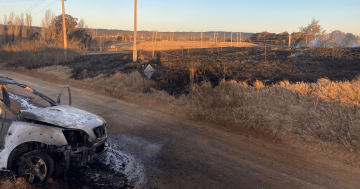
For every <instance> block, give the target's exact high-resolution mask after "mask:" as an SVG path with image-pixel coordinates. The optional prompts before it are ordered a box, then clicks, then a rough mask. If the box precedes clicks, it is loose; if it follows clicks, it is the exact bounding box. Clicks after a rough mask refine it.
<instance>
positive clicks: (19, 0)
mask: <svg viewBox="0 0 360 189" xmlns="http://www.w3.org/2000/svg"><path fill="white" fill-rule="evenodd" d="M21 1H27V2H29V1H36V0H17V1H0V3H1V2H6V3H15V2H21Z"/></svg>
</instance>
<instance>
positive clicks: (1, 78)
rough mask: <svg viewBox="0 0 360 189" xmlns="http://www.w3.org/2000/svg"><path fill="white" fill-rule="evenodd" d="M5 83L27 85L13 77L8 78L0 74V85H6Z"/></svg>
mask: <svg viewBox="0 0 360 189" xmlns="http://www.w3.org/2000/svg"><path fill="white" fill-rule="evenodd" d="M7 84H14V85H20V86H27V85H25V84H23V83H21V82H18V81H15V80H13V79H10V78H8V77H4V76H0V85H7Z"/></svg>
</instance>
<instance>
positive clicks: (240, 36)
mask: <svg viewBox="0 0 360 189" xmlns="http://www.w3.org/2000/svg"><path fill="white" fill-rule="evenodd" d="M240 47H241V32H240Z"/></svg>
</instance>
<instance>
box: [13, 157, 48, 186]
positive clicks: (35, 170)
mask: <svg viewBox="0 0 360 189" xmlns="http://www.w3.org/2000/svg"><path fill="white" fill-rule="evenodd" d="M53 170H54V161H53V160H52V159H51V157H50V156H49V155H47V154H46V153H44V152H40V151H32V152H28V153H26V154H24V155H22V156H21V157H20V164H19V168H18V176H19V177H24V178H25V179H26V180H27V181H28V182H29V183H30V184H34V183H41V182H44V181H46V180H47V179H48V178H49V177H50V176H51V174H52V173H53Z"/></svg>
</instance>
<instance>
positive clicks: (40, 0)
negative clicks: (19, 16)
mask: <svg viewBox="0 0 360 189" xmlns="http://www.w3.org/2000/svg"><path fill="white" fill-rule="evenodd" d="M42 1H44V0H39V1H38V2H36V3H35V4H33V5H32V6H31V7H30V8H28V9H26V11H24V12H22V13H26V12H29V11H30V10H32V9H33V8H35V7H36V6H38V5H39V4H40V3H41V2H42Z"/></svg>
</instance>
